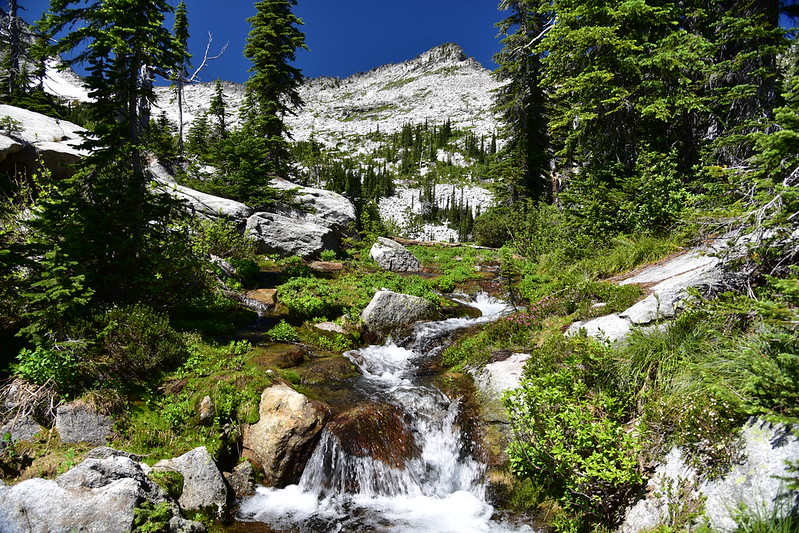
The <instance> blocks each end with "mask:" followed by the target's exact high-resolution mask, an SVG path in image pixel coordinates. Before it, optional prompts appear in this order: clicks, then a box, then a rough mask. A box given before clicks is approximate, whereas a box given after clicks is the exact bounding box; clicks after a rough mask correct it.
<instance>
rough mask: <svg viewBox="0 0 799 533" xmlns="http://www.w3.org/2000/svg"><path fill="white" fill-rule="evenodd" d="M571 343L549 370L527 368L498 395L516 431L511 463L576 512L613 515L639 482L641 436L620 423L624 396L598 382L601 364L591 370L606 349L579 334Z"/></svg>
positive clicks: (610, 519) (607, 519) (605, 518)
mask: <svg viewBox="0 0 799 533" xmlns="http://www.w3.org/2000/svg"><path fill="white" fill-rule="evenodd" d="M567 342H569V341H567ZM571 348H572V354H571V355H568V356H567V357H566V358H565V359H560V354H559V355H558V356H556V357H550V358H549V359H550V361H549V363H546V362H545V364H544V365H543V366H544V367H548V371H541V370H543V369H536V370H534V371H532V370H531V371H528V372H526V374H525V379H524V380H523V382H522V384H521V387H520V388H518V389H516V390H515V391H512V392H511V393H509V394H508V395H507V396H506V397H505V398H504V402H505V406H506V409H507V410H508V414H509V419H510V421H511V427H512V429H513V435H514V438H513V441H512V442H511V444H510V446H509V448H508V453H509V456H510V464H511V468H512V469H513V471H514V473H516V474H517V475H519V476H522V477H530V478H532V479H533V480H534V481H535V482H536V483H537V484H541V485H543V486H546V487H548V490H549V491H550V494H551V495H552V496H553V497H555V498H556V499H558V500H559V501H561V503H562V504H563V505H564V506H565V507H566V508H568V509H570V510H572V511H574V512H576V513H577V514H578V515H584V516H585V517H586V518H587V519H589V520H591V521H594V522H600V523H606V524H607V523H614V522H615V521H616V519H617V518H618V517H617V515H616V512H617V511H618V509H619V508H620V507H621V506H622V504H624V503H625V502H626V498H627V497H628V496H629V495H630V494H631V492H632V491H633V490H634V489H635V488H637V486H638V485H639V484H640V483H641V476H640V474H639V471H638V461H637V453H638V450H639V449H640V442H639V438H638V436H637V435H635V434H633V433H629V432H627V431H626V429H625V426H624V424H625V421H626V416H627V406H626V404H625V402H624V401H622V400H621V399H620V398H619V397H617V396H616V395H614V394H613V392H612V390H607V389H604V390H603V389H602V388H598V387H597V386H596V385H597V384H599V383H600V382H601V381H602V379H601V372H599V374H600V375H597V373H595V372H593V371H592V370H597V369H602V368H603V367H604V365H606V364H607V363H606V362H605V361H603V360H604V359H606V358H607V354H608V351H607V350H605V349H599V350H598V351H597V349H598V348H600V347H599V346H598V345H596V344H593V343H591V342H588V343H586V342H585V341H582V340H579V339H578V341H577V342H576V343H573V344H572V346H571ZM583 348H587V350H585V351H583V350H582V349H583ZM535 356H536V354H533V357H535ZM597 356H600V360H597ZM556 360H560V361H559V362H557V363H555V362H556ZM553 363H555V364H553Z"/></svg>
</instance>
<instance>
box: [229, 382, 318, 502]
mask: <svg viewBox="0 0 799 533" xmlns="http://www.w3.org/2000/svg"><path fill="white" fill-rule="evenodd" d="M258 411H259V414H260V420H259V421H258V422H257V423H256V424H252V425H250V426H246V427H245V428H244V439H243V444H244V452H243V453H242V456H243V457H245V458H246V459H249V460H250V461H252V462H254V463H256V464H258V465H260V466H261V468H262V469H263V471H264V479H263V482H264V484H265V485H271V486H275V487H282V486H286V485H289V484H292V483H296V482H297V481H299V479H300V476H301V475H302V471H303V469H304V467H305V463H306V462H307V461H308V458H309V457H310V455H311V453H312V452H313V448H314V446H315V445H316V442H317V441H318V439H319V434H320V432H321V431H322V428H323V427H324V425H325V421H326V420H327V418H328V410H327V408H326V407H325V406H324V405H323V404H320V403H318V402H314V401H311V400H310V399H308V398H307V397H306V396H304V395H302V394H300V393H299V392H297V391H295V390H294V389H292V388H291V387H289V386H287V385H284V384H277V385H273V386H271V387H269V388H267V389H265V390H264V392H263V393H262V394H261V403H260V406H259V409H258Z"/></svg>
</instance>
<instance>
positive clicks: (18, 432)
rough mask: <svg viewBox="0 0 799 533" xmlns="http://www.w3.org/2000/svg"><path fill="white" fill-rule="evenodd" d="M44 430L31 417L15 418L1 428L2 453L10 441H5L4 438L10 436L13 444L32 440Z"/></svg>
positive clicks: (0, 443) (0, 445) (0, 448)
mask: <svg viewBox="0 0 799 533" xmlns="http://www.w3.org/2000/svg"><path fill="white" fill-rule="evenodd" d="M41 430H42V426H40V425H39V424H38V423H36V421H35V420H34V419H33V417H31V416H30V415H26V416H20V417H14V418H12V419H11V420H9V421H8V422H6V423H5V424H3V425H2V426H0V451H3V449H4V448H5V447H6V445H7V443H8V441H6V440H5V439H3V436H4V435H6V434H8V435H9V436H10V437H11V438H10V441H11V442H17V441H20V440H31V439H32V438H33V437H35V436H36V434H37V433H39V432H40V431H41Z"/></svg>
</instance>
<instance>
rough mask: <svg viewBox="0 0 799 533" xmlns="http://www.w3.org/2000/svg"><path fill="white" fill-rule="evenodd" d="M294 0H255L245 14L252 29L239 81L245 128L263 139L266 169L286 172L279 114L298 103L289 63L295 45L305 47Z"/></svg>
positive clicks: (297, 78)
mask: <svg viewBox="0 0 799 533" xmlns="http://www.w3.org/2000/svg"><path fill="white" fill-rule="evenodd" d="M296 4H297V2H296V0H261V1H259V2H256V4H255V9H256V14H255V15H254V16H253V17H250V18H249V19H247V22H249V23H250V25H251V26H252V29H251V30H250V34H249V36H248V37H247V44H246V45H245V46H244V55H245V56H246V57H247V58H248V59H250V60H251V61H252V63H253V66H252V68H251V69H250V72H251V73H252V74H251V76H250V78H249V79H248V80H247V82H246V83H245V91H246V96H247V97H246V107H245V109H244V113H245V115H244V116H245V120H246V128H247V129H248V130H249V131H250V132H251V134H252V135H255V136H257V137H259V138H262V139H263V140H264V141H265V149H266V150H265V152H264V153H263V155H262V157H263V158H264V163H265V166H266V168H267V169H268V170H269V171H270V172H274V173H277V174H281V175H286V174H287V173H288V171H289V166H290V164H289V148H288V142H287V140H286V138H287V137H288V135H289V134H288V130H287V128H286V124H285V122H284V118H285V117H286V116H287V115H289V114H292V113H293V112H294V109H296V108H297V107H299V106H301V105H302V100H301V99H300V95H299V86H300V83H301V82H302V73H301V72H300V70H299V69H297V68H296V67H294V66H293V65H292V64H291V63H292V62H293V61H294V60H295V58H296V51H297V50H298V49H307V47H306V45H305V35H304V34H303V33H302V32H301V31H300V29H299V26H300V25H302V21H301V20H300V19H299V18H297V17H296V16H295V15H294V14H293V13H292V7H293V6H295V5H296Z"/></svg>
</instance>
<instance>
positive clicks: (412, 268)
mask: <svg viewBox="0 0 799 533" xmlns="http://www.w3.org/2000/svg"><path fill="white" fill-rule="evenodd" d="M369 255H370V257H371V258H372V259H374V260H375V261H376V262H377V264H378V265H380V268H382V269H384V270H390V271H391V272H419V271H420V270H421V269H422V263H420V262H419V260H418V259H416V256H414V255H413V254H412V253H411V252H410V251H408V249H407V248H405V247H404V246H403V245H401V244H399V243H398V242H394V241H392V240H391V239H386V238H385V237H378V238H377V242H375V243H374V244H373V245H372V249H371V250H370V251H369Z"/></svg>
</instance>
